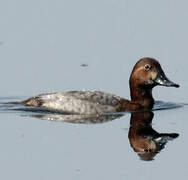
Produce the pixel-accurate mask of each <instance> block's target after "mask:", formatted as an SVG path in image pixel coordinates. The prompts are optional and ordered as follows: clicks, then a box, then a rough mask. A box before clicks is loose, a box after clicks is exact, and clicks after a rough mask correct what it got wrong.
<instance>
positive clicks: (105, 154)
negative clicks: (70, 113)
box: [0, 0, 188, 180]
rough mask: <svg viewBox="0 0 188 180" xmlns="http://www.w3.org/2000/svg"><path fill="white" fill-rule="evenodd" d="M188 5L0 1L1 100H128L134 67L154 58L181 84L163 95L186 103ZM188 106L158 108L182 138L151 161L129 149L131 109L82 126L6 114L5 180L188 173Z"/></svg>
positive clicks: (0, 132)
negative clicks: (105, 95) (84, 94)
mask: <svg viewBox="0 0 188 180" xmlns="http://www.w3.org/2000/svg"><path fill="white" fill-rule="evenodd" d="M187 9H188V3H187V1H185V0H181V1H170V0H166V1H162V0H159V1H149V0H142V1H132V0H95V1H90V0H78V1H74V0H67V1H66V0H62V1H58V0H54V1H50V0H49V1H44V0H33V1H24V0H17V1H13V0H6V1H1V2H0V27H1V28H0V41H1V44H0V80H1V89H0V94H1V100H2V101H8V100H9V99H11V98H14V97H16V98H20V99H22V97H26V96H32V95H37V94H40V93H44V92H56V91H65V90H83V89H89V90H104V91H107V92H113V93H115V94H118V95H121V96H123V97H127V98H129V86H128V79H129V75H130V72H131V70H132V67H133V65H134V64H135V62H136V61H137V60H138V59H139V58H141V57H145V56H150V57H154V58H156V59H158V60H159V61H160V63H161V64H162V67H163V69H164V71H165V72H166V74H167V76H168V77H169V78H170V79H171V80H173V81H175V82H177V83H179V84H180V85H181V87H180V88H179V89H175V88H164V87H159V88H155V90H154V97H155V99H161V100H163V101H172V102H176V103H179V102H184V103H187V102H188V98H187V97H188V96H187V90H188V83H187V65H188V61H187V42H188V36H187V32H188V25H187V18H188V11H187ZM82 64H88V66H86V67H82V66H81V65H82ZM187 109H188V108H187V107H186V106H185V107H183V108H179V109H174V110H166V111H156V112H155V116H154V119H153V127H154V128H155V129H156V130H157V131H159V132H176V133H179V134H180V137H178V138H177V139H175V140H174V141H172V142H169V143H168V144H167V146H166V148H165V149H164V150H162V152H161V153H160V154H158V155H157V156H156V157H155V160H154V161H150V162H145V161H141V160H139V158H138V156H137V154H136V153H135V152H134V151H133V150H132V149H131V147H130V145H129V140H128V137H127V136H128V135H127V134H128V129H129V119H130V114H127V115H125V116H124V117H122V118H120V119H117V120H115V121H111V122H107V123H104V124H97V125H80V124H69V123H57V122H50V121H42V120H40V119H37V118H31V117H28V116H27V113H25V115H24V114H20V113H16V112H6V111H2V112H1V114H0V123H1V125H0V142H1V146H0V147H1V148H0V178H1V179H5V180H6V179H8V180H9V179H19V180H22V179H36V180H38V179H40V180H41V179H45V180H47V179H82V180H83V179H138V178H139V179H159V178H160V179H177V178H178V179H185V178H186V177H187V176H188V171H187V170H188V161H187V158H186V154H187V147H188V146H187V137H188V133H187V129H186V128H187V127H188V123H187V114H186V113H187Z"/></svg>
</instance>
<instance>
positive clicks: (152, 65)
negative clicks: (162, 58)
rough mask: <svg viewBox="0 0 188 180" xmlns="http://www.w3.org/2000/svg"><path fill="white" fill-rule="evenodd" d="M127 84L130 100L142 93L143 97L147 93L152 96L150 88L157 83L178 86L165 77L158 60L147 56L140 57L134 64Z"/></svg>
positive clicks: (137, 97)
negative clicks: (128, 85) (129, 90)
mask: <svg viewBox="0 0 188 180" xmlns="http://www.w3.org/2000/svg"><path fill="white" fill-rule="evenodd" d="M129 84H130V89H131V99H132V100H134V99H139V96H142V94H143V96H145V98H146V96H149V95H150V97H152V94H151V90H152V88H153V87H155V86H157V85H161V86H167V87H179V85H178V84H175V83H173V82H172V81H170V80H169V79H168V78H167V77H166V75H165V73H164V71H163V70H162V68H161V65H160V64H159V62H158V61H157V60H155V59H153V58H149V57H146V58H142V59H140V60H139V61H138V62H137V63H136V64H135V66H134V68H133V70H132V73H131V76H130V79H129ZM140 98H141V97H140Z"/></svg>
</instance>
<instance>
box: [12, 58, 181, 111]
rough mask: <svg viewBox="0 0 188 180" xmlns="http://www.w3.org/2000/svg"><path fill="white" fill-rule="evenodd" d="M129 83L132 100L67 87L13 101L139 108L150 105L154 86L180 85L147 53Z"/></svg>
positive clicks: (70, 107) (66, 107) (71, 107)
mask: <svg viewBox="0 0 188 180" xmlns="http://www.w3.org/2000/svg"><path fill="white" fill-rule="evenodd" d="M129 85H130V95H131V101H129V100H127V99H124V98H122V97H120V96H116V95H114V94H111V93H106V92H103V91H67V92H57V93H48V94H40V95H38V96H35V97H31V98H29V99H26V100H24V101H20V102H13V103H14V104H22V105H25V106H32V107H40V108H43V109H45V110H50V111H56V112H61V113H70V114H102V113H113V112H124V111H129V112H131V111H142V110H151V109H152V108H153V105H154V99H153V96H152V89H153V88H154V87H155V86H157V85H161V86H167V87H176V88H178V87H179V85H178V84H176V83H174V82H172V81H170V80H169V79H168V78H167V77H166V75H165V73H164V72H163V70H162V68H161V66H160V64H159V62H158V61H157V60H155V59H153V58H149V57H146V58H142V59H140V60H139V61H138V62H137V63H136V64H135V66H134V68H133V70H132V73H131V75H130V79H129Z"/></svg>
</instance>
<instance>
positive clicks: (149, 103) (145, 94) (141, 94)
mask: <svg viewBox="0 0 188 180" xmlns="http://www.w3.org/2000/svg"><path fill="white" fill-rule="evenodd" d="M130 91H131V102H133V103H138V104H140V105H141V106H142V107H143V108H144V109H152V108H153V105H154V99H153V96H152V88H144V87H140V86H136V85H135V84H130Z"/></svg>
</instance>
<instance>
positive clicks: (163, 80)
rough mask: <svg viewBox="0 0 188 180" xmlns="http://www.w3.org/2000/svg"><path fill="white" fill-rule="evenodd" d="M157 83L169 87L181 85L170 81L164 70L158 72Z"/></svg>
mask: <svg viewBox="0 0 188 180" xmlns="http://www.w3.org/2000/svg"><path fill="white" fill-rule="evenodd" d="M155 83H157V85H161V86H167V87H176V88H178V87H180V85H179V84H176V83H174V82H172V81H170V80H169V79H168V78H167V77H166V75H165V74H164V72H161V73H158V75H157V77H156V79H155Z"/></svg>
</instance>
